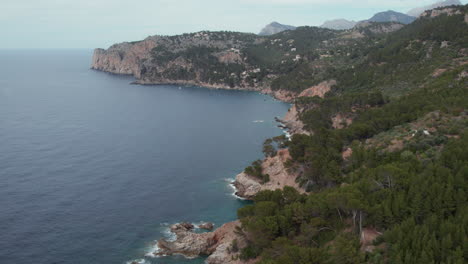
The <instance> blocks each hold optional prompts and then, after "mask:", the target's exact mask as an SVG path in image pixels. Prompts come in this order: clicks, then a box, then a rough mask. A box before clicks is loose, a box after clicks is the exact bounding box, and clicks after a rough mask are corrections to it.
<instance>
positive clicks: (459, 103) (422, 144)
mask: <svg viewBox="0 0 468 264" xmlns="http://www.w3.org/2000/svg"><path fill="white" fill-rule="evenodd" d="M467 9H468V8H467V6H464V7H460V8H459V10H461V12H462V14H461V15H453V16H446V15H441V16H439V17H436V18H422V19H419V20H417V21H416V22H414V23H412V24H410V25H408V26H406V27H404V28H403V29H401V30H399V31H397V32H394V33H390V34H387V35H376V36H373V38H374V39H373V40H372V43H374V44H371V43H370V42H369V41H370V39H369V38H367V39H363V40H359V41H360V43H361V44H364V45H363V46H361V48H362V49H361V51H359V53H356V54H355V55H353V56H348V55H346V56H344V57H346V58H347V60H349V61H350V62H351V63H352V65H353V67H348V68H346V67H341V65H338V66H337V67H335V68H333V69H332V68H327V69H326V70H325V71H320V74H319V76H320V77H317V75H314V76H312V77H308V76H309V75H308V74H313V73H314V72H313V71H314V70H313V69H312V68H310V67H309V66H310V65H311V64H309V63H310V61H313V60H314V56H311V57H310V60H309V59H308V60H307V63H306V62H304V61H303V62H300V63H298V64H296V66H295V67H296V68H294V69H293V70H291V71H290V73H288V74H287V75H285V76H289V77H291V76H294V77H295V80H293V81H291V83H292V84H290V85H291V86H288V84H286V82H287V79H288V78H286V77H285V78H284V79H282V78H278V79H277V81H278V82H280V83H277V85H278V87H281V89H284V88H287V89H291V90H294V89H298V90H300V88H298V87H303V85H309V84H311V83H314V82H315V81H314V80H313V79H314V78H318V79H317V80H319V79H320V78H322V77H324V78H325V77H326V78H330V77H333V78H335V79H337V81H338V85H337V86H336V87H334V90H333V91H332V92H331V93H329V94H328V95H327V96H326V97H325V98H323V99H321V98H318V97H314V98H299V99H298V100H297V101H296V106H297V107H298V108H299V109H301V114H300V118H301V120H302V121H303V123H304V124H305V127H306V129H308V130H309V131H313V134H312V135H311V136H308V135H294V136H293V138H292V140H291V141H289V142H284V141H281V146H275V145H274V144H273V143H274V142H275V140H273V139H272V140H269V141H267V142H265V144H264V152H265V154H266V156H274V155H275V153H276V147H288V148H289V152H290V154H291V157H292V159H291V160H290V161H288V164H287V165H288V167H289V168H290V169H291V170H294V169H295V168H296V167H301V168H303V169H304V173H303V174H301V176H300V177H299V178H298V181H299V183H300V184H301V185H302V186H303V187H305V188H306V190H307V191H310V192H311V193H310V194H308V195H306V194H300V193H299V192H298V191H296V190H295V189H293V188H290V187H286V188H285V189H284V190H276V191H264V192H261V193H259V194H258V195H257V196H256V197H255V199H254V201H255V203H254V204H251V205H247V206H245V207H244V208H241V209H239V210H238V217H239V219H241V222H242V226H243V230H244V235H245V237H246V239H247V240H248V242H249V243H248V246H247V247H246V248H244V249H240V250H241V255H240V257H241V258H242V259H244V260H247V259H252V258H257V257H260V259H261V261H260V263H262V264H290V263H291V264H296V263H297V264H308V263H376V264H377V263H447V264H449V263H453V264H458V263H460V264H461V263H467V262H468V229H467V227H468V196H467V193H468V130H467V125H468V118H467V116H468V110H467V109H468V96H467V95H468V79H467V77H466V75H467V74H466V72H467V71H468V66H467V65H468V64H467V63H466V62H467V61H468V59H467V57H468V54H467V50H466V49H467V47H468V34H467V32H468V25H467V23H465V22H464V15H465V14H466V12H467ZM293 32H294V31H291V33H285V34H294V33H293ZM322 43H323V42H322ZM335 47H336V46H335ZM315 48H316V50H317V49H319V47H315ZM327 52H328V54H330V50H328V51H327ZM335 52H336V50H335ZM352 52H353V51H352V50H350V52H347V53H346V54H352ZM356 52H357V51H356ZM334 54H337V53H334ZM350 57H353V58H352V59H351V58H350ZM342 61H344V60H342ZM323 65H325V64H323ZM325 68H326V67H325ZM298 69H300V70H298ZM438 69H443V70H442V71H439V73H438V74H434V72H435V71H436V70H438ZM321 74H323V75H321ZM322 80H323V79H322ZM283 82H284V83H285V84H283ZM337 116H343V117H345V118H346V119H349V120H351V121H352V122H349V123H346V122H344V123H343V124H342V125H341V126H340V127H337V125H336V124H335V123H334V121H333V120H334V118H336V117H337ZM346 149H351V150H352V155H351V156H349V157H346V158H345V157H344V156H343V151H344V150H346ZM254 165H255V164H254ZM257 165H258V166H257V167H252V171H251V173H252V174H254V173H255V174H258V175H261V166H260V163H257ZM366 237H370V238H371V239H369V240H366V239H365V238H366ZM374 238H376V239H374Z"/></svg>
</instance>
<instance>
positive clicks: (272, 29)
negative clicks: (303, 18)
mask: <svg viewBox="0 0 468 264" xmlns="http://www.w3.org/2000/svg"><path fill="white" fill-rule="evenodd" d="M294 29H296V27H295V26H289V25H283V24H280V23H278V22H272V23H270V24H268V25H266V26H265V27H264V28H263V29H262V31H260V33H258V35H260V36H270V35H274V34H277V33H280V32H283V31H286V30H294Z"/></svg>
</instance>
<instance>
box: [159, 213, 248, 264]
mask: <svg viewBox="0 0 468 264" xmlns="http://www.w3.org/2000/svg"><path fill="white" fill-rule="evenodd" d="M240 226H241V224H240V222H239V221H234V222H230V223H226V224H224V225H223V226H221V227H220V228H218V229H216V230H215V231H214V232H209V233H194V232H192V231H191V230H189V229H187V228H186V225H185V224H175V225H173V226H172V227H171V231H172V232H173V233H174V234H175V235H176V240H175V241H173V242H169V241H167V240H165V239H161V240H159V241H158V247H159V248H160V250H159V251H158V252H156V253H155V255H160V256H162V255H174V254H181V255H184V256H185V257H188V258H193V257H197V256H209V257H208V258H207V260H206V263H208V264H221V263H226V264H241V263H242V262H240V261H239V260H236V259H238V255H239V253H240V252H239V251H237V252H235V250H234V249H232V243H233V241H234V240H236V242H237V246H238V247H239V248H243V247H245V246H246V245H247V243H246V240H245V238H244V237H243V236H242V235H240V234H239V232H236V231H237V230H238V229H239V228H240Z"/></svg>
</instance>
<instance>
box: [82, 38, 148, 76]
mask: <svg viewBox="0 0 468 264" xmlns="http://www.w3.org/2000/svg"><path fill="white" fill-rule="evenodd" d="M156 41H157V39H155V38H147V39H145V40H143V41H140V42H136V43H129V42H124V43H121V44H115V45H112V46H111V47H110V48H109V49H108V50H104V49H95V50H94V54H93V60H92V64H91V68H92V69H95V70H100V71H105V72H110V73H115V74H131V75H134V76H135V77H136V78H139V77H140V76H141V67H140V62H141V61H142V60H144V59H148V58H149V56H150V54H151V53H150V51H151V50H152V49H153V48H154V47H156V45H157V44H156V43H157V42H156Z"/></svg>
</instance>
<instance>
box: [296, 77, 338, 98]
mask: <svg viewBox="0 0 468 264" xmlns="http://www.w3.org/2000/svg"><path fill="white" fill-rule="evenodd" d="M333 85H336V81H335V80H328V81H324V82H321V83H319V84H317V85H315V86H312V87H310V88H308V89H306V90H304V91H302V93H300V94H299V97H301V96H307V97H314V96H318V97H321V98H324V97H325V94H326V93H328V92H329V91H330V90H331V88H332V87H333Z"/></svg>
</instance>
